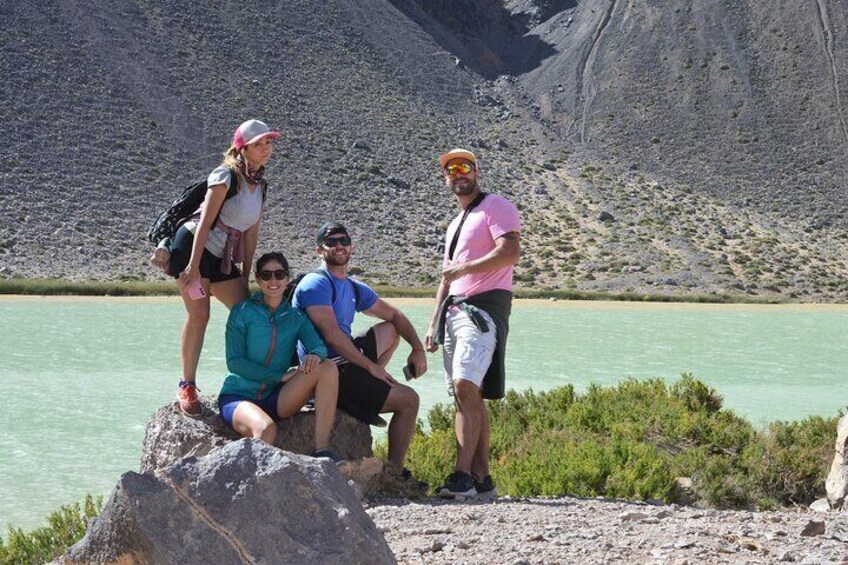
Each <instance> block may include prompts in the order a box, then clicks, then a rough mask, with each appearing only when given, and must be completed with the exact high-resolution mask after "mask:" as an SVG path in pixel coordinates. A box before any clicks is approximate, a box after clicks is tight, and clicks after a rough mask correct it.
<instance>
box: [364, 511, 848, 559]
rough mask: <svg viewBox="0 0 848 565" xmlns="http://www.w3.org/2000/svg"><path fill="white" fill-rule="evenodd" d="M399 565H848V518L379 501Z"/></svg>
mask: <svg viewBox="0 0 848 565" xmlns="http://www.w3.org/2000/svg"><path fill="white" fill-rule="evenodd" d="M367 511H368V513H369V514H370V515H371V517H372V519H373V520H374V522H375V523H376V524H377V527H378V528H379V529H380V530H381V531H382V532H383V533H384V535H385V536H386V540H387V541H388V543H389V546H390V547H391V548H392V551H393V552H394V554H395V557H396V558H397V560H398V562H399V563H457V564H460V563H469V564H478V563H487V564H496V563H508V564H511V565H519V564H527V565H529V564H536V563H579V564H581V565H582V564H589V563H669V564H676V565H683V564H696V563H697V564H701V563H732V564H742V563H745V564H753V563H763V564H765V563H805V564H813V563H815V564H824V563H848V516H846V515H845V514H841V513H827V514H821V513H814V512H810V511H797V512H793V511H781V512H746V511H724V510H712V509H703V508H697V507H682V506H676V505H670V506H653V505H650V504H645V503H633V502H624V501H616V500H602V499H579V498H569V497H565V498H531V499H527V498H510V497H502V498H499V499H497V500H492V501H483V500H469V501H464V502H454V501H442V500H437V499H429V500H424V501H409V500H379V501H372V502H371V503H370V504H369V506H368V507H367Z"/></svg>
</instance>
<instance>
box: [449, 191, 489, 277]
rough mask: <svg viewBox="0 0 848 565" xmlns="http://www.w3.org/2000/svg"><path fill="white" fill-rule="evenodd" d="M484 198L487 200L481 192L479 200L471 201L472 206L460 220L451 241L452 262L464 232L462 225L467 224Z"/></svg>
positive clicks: (450, 253)
mask: <svg viewBox="0 0 848 565" xmlns="http://www.w3.org/2000/svg"><path fill="white" fill-rule="evenodd" d="M484 198H486V193H485V192H481V193H480V194H478V195H477V198H475V199H474V200H472V201H471V204H469V205H468V208H466V209H465V211H464V212H463V213H462V218H461V219H460V220H459V225H458V226H456V231H455V232H454V234H453V239H452V240H451V243H450V248H449V250H448V259H450V260H451V261H453V253H454V251H456V244H457V243H459V232H461V231H462V224H464V223H465V219H466V218H467V217H468V214H470V213H471V211H472V210H473V209H474V208H476V207H477V205H478V204H480V203H481V202H482V201H483V199H484Z"/></svg>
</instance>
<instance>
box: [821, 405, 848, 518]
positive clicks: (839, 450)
mask: <svg viewBox="0 0 848 565" xmlns="http://www.w3.org/2000/svg"><path fill="white" fill-rule="evenodd" d="M835 450H836V453H835V454H834V456H833V463H831V464H830V474H828V476H827V481H826V482H825V489H826V490H827V502H828V503H829V504H830V507H831V508H839V509H842V508H844V507H845V495H846V494H848V467H846V465H845V460H846V457H848V414H846V415H845V416H842V418H840V419H839V425H838V426H837V428H836V446H835Z"/></svg>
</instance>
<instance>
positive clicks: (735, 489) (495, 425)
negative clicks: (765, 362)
mask: <svg viewBox="0 0 848 565" xmlns="http://www.w3.org/2000/svg"><path fill="white" fill-rule="evenodd" d="M721 406H722V398H721V397H720V396H719V395H718V394H717V393H716V391H715V390H713V389H711V388H709V387H708V386H706V385H705V384H703V383H701V382H699V381H698V380H696V379H695V378H694V377H692V375H689V374H684V375H682V376H681V378H680V379H679V380H678V381H676V382H674V383H672V384H671V385H666V383H665V382H664V381H662V380H661V379H651V380H646V381H636V380H625V381H622V382H621V383H619V384H617V385H616V386H614V387H601V386H598V385H592V386H590V387H589V388H588V390H587V391H586V392H585V393H583V394H579V395H578V394H576V393H575V392H574V389H573V387H571V386H565V387H561V388H558V389H554V390H550V391H546V392H541V393H535V392H533V391H532V390H528V391H525V392H516V391H512V390H510V391H507V394H506V397H505V398H504V399H503V400H500V401H495V402H490V403H489V410H490V420H491V429H492V433H491V438H490V455H491V458H490V460H491V466H492V469H491V471H492V475H493V476H494V478H495V481H496V482H497V483H498V489H499V491H500V492H501V493H503V494H509V495H513V496H559V495H565V494H571V495H576V496H608V497H618V498H628V499H646V498H657V499H661V500H664V501H666V502H673V501H675V496H676V492H675V489H674V484H675V479H676V478H678V477H690V478H691V479H692V480H693V485H694V488H695V490H696V494H697V496H698V497H699V498H700V499H701V501H702V502H704V503H707V504H710V505H713V506H716V507H721V508H753V507H759V508H774V507H777V506H785V505H793V504H808V503H810V502H812V501H813V500H815V499H816V498H818V497H820V496H822V494H823V490H824V480H825V476H826V473H827V468H828V463H829V460H830V458H831V457H832V446H833V443H834V439H835V433H836V418H818V417H815V418H808V419H806V420H804V421H801V422H795V423H774V424H771V425H770V426H769V427H768V429H766V430H761V431H760V430H756V429H755V428H754V427H753V426H751V424H750V423H749V422H747V421H746V420H744V419H743V418H740V417H739V416H737V415H736V414H734V413H733V412H732V411H730V410H726V409H723V408H722V407H721ZM428 420H429V423H430V432H429V433H424V432H423V431H422V430H421V429H420V428H419V430H418V432H417V433H416V435H415V437H414V438H413V441H412V445H411V447H410V452H409V458H408V463H407V466H408V467H409V468H411V469H412V470H413V471H414V472H415V474H416V475H417V476H419V477H420V478H422V479H424V480H427V481H428V482H430V484H431V485H434V486H435V485H437V484H439V483H441V481H442V480H443V479H444V477H445V475H447V474H448V473H449V472H450V471H451V470H452V469H453V464H454V460H455V456H456V452H455V449H456V439H455V435H454V408H453V406H450V405H447V406H446V405H437V406H435V407H434V408H433V409H432V410H431V411H430V413H429V415H428Z"/></svg>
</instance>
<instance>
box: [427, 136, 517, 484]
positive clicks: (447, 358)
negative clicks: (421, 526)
mask: <svg viewBox="0 0 848 565" xmlns="http://www.w3.org/2000/svg"><path fill="white" fill-rule="evenodd" d="M439 163H440V164H441V166H442V171H443V173H444V176H445V184H446V185H447V187H448V188H449V189H450V190H451V192H452V193H453V194H454V196H455V197H456V201H457V203H459V207H460V208H461V209H462V212H461V213H460V214H459V215H458V216H457V217H456V218H454V220H453V221H452V222H451V224H450V226H448V231H447V234H446V236H445V257H444V263H443V267H442V282H441V283H440V284H439V289H438V291H437V292H436V309H435V311H434V312H433V317H432V319H431V321H430V327H429V329H428V330H427V335H426V336H425V338H424V342H425V345H426V347H427V350H428V351H431V352H432V351H436V350H437V349H438V344H440V343H441V344H443V345H444V365H445V380H446V384H447V387H448V394H449V395H451V396H453V397H454V400H455V402H456V441H457V455H456V465H455V466H454V472H453V473H451V474H450V475H448V477H447V479H445V484H444V486H442V487H441V488H440V489H439V490H438V491H437V494H438V495H439V496H442V497H444V498H456V497H458V496H463V497H473V496H477V495H478V494H479V495H485V496H497V489H496V488H495V484H494V483H493V482H492V477H491V475H490V474H489V436H490V428H489V414H488V411H487V408H486V405H485V403H484V402H483V399H497V398H503V397H504V384H505V367H504V359H505V352H506V340H507V336H508V334H509V315H510V311H511V309H512V270H513V266H514V265H515V263H516V262H517V261H518V257H519V255H520V252H521V246H520V231H521V222H520V219H519V216H518V209H517V208H516V207H515V205H513V204H512V203H511V202H510V201H508V200H507V199H505V198H503V197H501V196H498V195H497V194H486V193H483V192H480V187H479V185H478V183H477V175H478V172H479V171H478V168H477V157H476V156H475V155H474V153H472V152H471V151H466V150H465V149H453V150H451V151H449V152H448V153H445V154H444V155H442V156H441V157H439Z"/></svg>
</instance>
